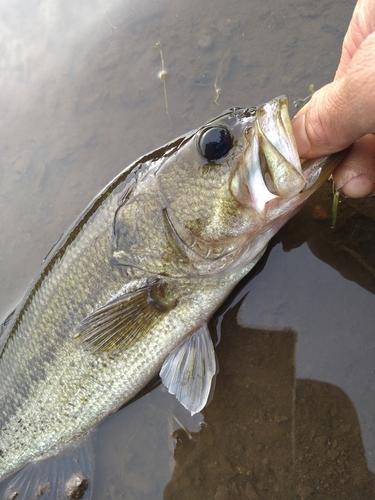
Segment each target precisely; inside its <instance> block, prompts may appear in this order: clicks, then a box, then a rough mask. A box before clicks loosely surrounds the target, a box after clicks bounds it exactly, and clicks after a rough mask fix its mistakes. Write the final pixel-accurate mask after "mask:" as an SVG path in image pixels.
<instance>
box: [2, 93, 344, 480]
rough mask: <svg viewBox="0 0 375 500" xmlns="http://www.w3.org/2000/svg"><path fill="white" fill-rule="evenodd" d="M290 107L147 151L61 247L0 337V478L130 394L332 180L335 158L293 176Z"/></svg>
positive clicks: (67, 439) (235, 115)
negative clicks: (207, 148)
mask: <svg viewBox="0 0 375 500" xmlns="http://www.w3.org/2000/svg"><path fill="white" fill-rule="evenodd" d="M286 107H287V100H286V98H285V97H282V98H278V99H274V100H272V101H270V103H267V104H266V105H261V106H258V107H254V108H234V109H232V110H229V111H228V112H225V113H223V114H222V115H220V116H219V117H217V118H215V119H214V120H212V121H210V122H208V123H207V124H205V125H204V126H203V127H201V128H200V129H198V131H194V132H191V133H190V134H187V135H186V136H184V137H181V138H179V139H177V140H175V141H174V142H173V143H171V144H169V145H167V146H165V147H163V148H161V149H160V150H157V151H156V152H154V153H153V154H151V155H147V156H146V157H144V158H143V159H141V160H139V161H138V162H136V163H135V164H134V165H132V166H131V167H129V168H128V169H126V170H125V171H124V172H122V173H121V174H120V175H119V176H118V177H117V178H116V179H114V180H113V181H112V182H111V183H110V184H109V185H108V186H107V187H106V188H105V189H104V190H103V191H102V193H101V194H99V196H98V197H97V198H95V199H94V200H93V202H92V203H91V204H90V206H89V207H88V208H87V209H86V211H85V212H84V213H83V214H82V215H81V216H80V217H79V218H78V219H77V221H75V223H74V224H73V225H72V227H71V228H70V229H69V230H68V231H67V232H66V233H65V235H64V236H63V237H62V238H61V240H60V241H59V242H58V244H57V245H56V247H55V248H54V249H53V250H52V252H51V253H50V255H49V256H48V258H47V259H46V261H45V262H44V263H43V265H42V268H41V271H40V274H39V275H38V276H37V277H36V278H35V280H34V281H33V283H32V285H31V287H30V289H29V291H28V292H27V294H26V296H25V298H24V299H23V301H22V303H21V304H20V306H19V307H18V308H17V310H16V311H15V313H14V314H13V316H12V317H11V319H10V321H9V323H8V324H7V326H6V328H5V331H4V333H3V335H2V337H1V338H0V347H1V348H2V351H1V354H0V378H1V380H2V384H1V386H0V407H1V414H0V480H2V479H4V478H5V477H7V476H8V475H10V474H11V473H13V472H15V471H17V470H19V469H20V468H22V467H23V466H24V465H25V464H27V463H28V462H33V461H37V460H39V459H41V458H46V457H48V456H52V455H54V454H56V453H57V452H59V451H61V450H62V449H63V448H64V447H66V446H67V445H69V443H72V442H74V441H75V440H78V439H80V438H81V437H82V436H84V435H85V433H87V432H88V431H89V430H90V429H91V428H93V427H94V426H96V425H97V424H98V422H100V421H101V420H103V419H104V418H105V417H106V416H107V415H108V414H110V413H112V412H114V411H116V410H117V409H118V408H119V407H120V406H122V405H123V404H124V403H125V402H126V401H128V400H129V399H131V398H132V397H133V396H134V395H135V394H137V392H138V391H139V390H140V389H141V388H142V387H143V386H144V385H146V383H147V382H148V381H149V380H150V379H151V378H152V377H154V376H155V375H156V374H157V373H158V372H159V370H160V368H161V367H162V365H163V363H164V366H165V363H166V358H168V356H169V355H170V353H171V352H173V351H174V350H175V349H177V350H178V349H179V346H181V344H182V342H183V341H184V339H187V338H192V337H193V336H194V334H195V332H197V331H200V330H201V329H202V328H204V325H205V324H206V322H207V321H208V319H209V318H210V316H211V314H212V313H213V312H214V311H215V309H216V308H217V307H218V306H219V305H220V304H221V303H222V301H223V300H224V299H225V298H226V297H227V295H228V294H229V293H230V291H231V290H232V289H233V287H234V286H235V285H236V284H237V283H238V281H239V280H240V279H242V278H243V277H244V276H245V275H246V274H247V273H248V272H249V270H250V269H251V268H252V267H253V265H254V264H255V263H256V262H257V261H258V260H259V258H260V257H261V255H262V254H263V252H264V250H265V248H266V245H267V243H268V241H269V240H270V238H271V237H272V236H273V235H274V234H275V233H276V232H277V230H278V229H279V228H280V227H281V226H282V225H283V224H284V223H285V222H286V221H287V220H288V219H289V218H290V217H291V216H292V215H293V213H295V211H296V210H298V208H299V207H300V205H301V204H302V203H303V201H304V200H305V199H307V197H308V196H310V194H311V193H312V192H314V191H315V189H316V188H317V187H318V186H319V185H320V184H321V183H322V182H323V180H324V179H325V178H326V177H327V176H328V174H329V172H330V171H331V170H332V169H333V167H334V166H335V164H336V163H337V162H338V159H327V158H325V159H323V160H321V161H320V164H319V165H318V163H317V164H315V163H314V162H310V164H309V165H308V166H307V167H306V168H305V170H304V171H303V172H302V169H301V167H300V163H299V160H298V156H297V153H296V148H295V144H294V139H293V137H292V135H291V129H290V123H289V118H288V116H287V111H286ZM285 113H286V114H285ZM215 126H220V127H225V128H226V129H227V130H229V131H230V134H231V137H232V140H233V143H232V144H231V148H230V150H229V152H228V153H227V154H226V155H225V156H223V157H222V158H219V159H217V160H216V159H215V161H208V160H207V159H206V158H203V157H202V156H201V154H200V152H199V147H198V146H200V142H199V141H200V137H201V134H202V131H206V130H207V129H208V128H209V127H215ZM316 165H318V166H316ZM280 169H281V170H282V174H281V175H279V170H280ZM317 172H318V174H317ZM314 176H315V177H316V180H315V181H314V182H313V183H312V185H311V186H310V187H309V188H308V189H305V185H306V183H309V182H310V181H311V179H313V177H314ZM288 179H290V192H287V186H288ZM124 318H125V320H123V319H124ZM121 321H122V323H121ZM119 324H121V325H120V326H119ZM205 342H208V341H207V340H205ZM194 356H195V358H194ZM199 356H200V354H199V353H195V355H193V358H194V359H196V360H197V363H198V364H199V361H200V360H201V358H200V357H199ZM203 359H205V358H203ZM181 380H183V381H185V382H186V380H190V381H192V380H191V377H190V379H189V375H187V376H185V377H182V378H181V379H180V382H181ZM192 383H194V382H193V381H192ZM209 383H210V380H209V381H204V382H203V385H204V386H205V387H204V389H205V390H206V389H207V384H209ZM172 385H173V384H172ZM168 388H169V390H170V392H172V393H176V394H177V392H178V391H177V390H176V387H174V386H173V387H171V386H169V387H168ZM202 391H203V389H202ZM193 394H196V392H194V391H193ZM189 397H190V398H191V399H194V397H195V396H194V397H193V396H189V395H188V396H187V401H188V402H187V404H186V405H187V407H188V408H189V409H190V410H191V409H192V408H194V411H195V410H196V408H199V407H200V403H199V404H198V406H194V401H192V400H189ZM179 399H180V400H182V397H181V398H180V397H179ZM202 400H204V397H202ZM184 404H185V403H184ZM198 411H199V410H198Z"/></svg>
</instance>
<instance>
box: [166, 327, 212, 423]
mask: <svg viewBox="0 0 375 500" xmlns="http://www.w3.org/2000/svg"><path fill="white" fill-rule="evenodd" d="M215 373H216V360H215V351H214V346H213V344H212V340H211V336H210V332H209V331H208V328H207V325H206V324H204V325H202V326H201V327H200V328H199V329H198V330H196V331H195V332H194V333H193V334H192V335H190V336H189V337H188V338H187V339H185V340H184V341H183V342H182V343H181V344H180V345H179V346H178V347H177V348H176V349H174V350H173V351H172V352H171V353H170V354H169V356H168V357H167V359H166V360H165V361H164V364H163V366H162V368H161V370H160V378H161V379H162V382H163V384H164V385H165V386H166V387H167V389H168V391H169V392H170V393H171V394H175V396H176V398H177V399H178V400H179V401H180V403H181V404H182V405H183V406H185V408H186V409H187V410H189V411H190V413H191V414H192V415H194V414H195V413H198V412H199V411H201V410H202V408H204V407H205V405H206V403H207V400H208V397H209V395H210V389H211V381H212V377H213V376H214V375H215Z"/></svg>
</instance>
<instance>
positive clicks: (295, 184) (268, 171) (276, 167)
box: [230, 96, 325, 215]
mask: <svg viewBox="0 0 375 500" xmlns="http://www.w3.org/2000/svg"><path fill="white" fill-rule="evenodd" d="M246 139H247V142H248V146H247V148H246V151H245V153H244V161H243V162H242V164H241V166H239V167H238V168H237V169H236V171H235V172H234V173H233V176H232V179H231V183H230V189H231V192H232V194H233V196H234V197H235V198H236V200H237V201H238V202H239V203H240V204H241V205H242V206H244V207H247V208H253V209H255V210H256V211H257V212H258V213H259V214H260V215H262V214H264V212H265V209H266V206H267V204H268V202H270V201H271V200H274V199H291V198H293V197H296V196H297V195H298V194H299V193H301V192H303V191H304V190H307V189H310V188H311V187H312V186H313V185H314V183H315V182H316V180H317V179H318V178H319V177H320V173H321V169H322V168H318V166H317V165H316V168H315V167H314V169H311V168H309V167H310V166H311V162H309V163H307V164H306V168H305V163H304V164H302V165H301V162H300V159H299V157H298V151H297V146H296V142H295V139H294V135H293V131H292V126H291V121H290V117H289V113H288V98H287V97H286V96H280V97H276V98H275V99H272V100H271V101H269V102H267V103H266V104H262V105H261V106H258V107H257V108H256V109H255V116H254V122H253V125H252V127H251V128H249V130H248V131H247V134H246ZM314 162H315V163H317V162H316V161H314ZM324 163H325V162H324V161H322V162H321V164H322V165H321V167H322V166H323V164H324Z"/></svg>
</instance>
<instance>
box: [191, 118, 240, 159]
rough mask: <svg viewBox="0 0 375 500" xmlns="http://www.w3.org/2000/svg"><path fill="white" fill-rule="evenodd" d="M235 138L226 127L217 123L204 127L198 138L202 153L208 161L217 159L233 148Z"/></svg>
mask: <svg viewBox="0 0 375 500" xmlns="http://www.w3.org/2000/svg"><path fill="white" fill-rule="evenodd" d="M232 145H233V139H232V136H231V134H230V132H229V130H228V129H227V128H226V127H223V126H221V125H216V126H213V127H207V128H205V129H203V131H202V133H201V134H200V136H199V139H198V149H199V152H200V154H201V155H202V156H203V157H204V158H206V160H208V161H216V160H219V159H220V158H223V156H226V155H227V154H228V153H229V151H230V150H231V148H232Z"/></svg>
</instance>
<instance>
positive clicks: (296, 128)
mask: <svg viewBox="0 0 375 500" xmlns="http://www.w3.org/2000/svg"><path fill="white" fill-rule="evenodd" d="M292 128H293V133H294V137H295V139H296V144H297V149H298V154H299V155H300V156H302V157H303V156H304V155H307V154H308V153H310V151H311V146H310V142H309V140H308V138H307V134H306V127H305V113H303V114H302V115H300V116H297V117H296V118H293V120H292Z"/></svg>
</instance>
